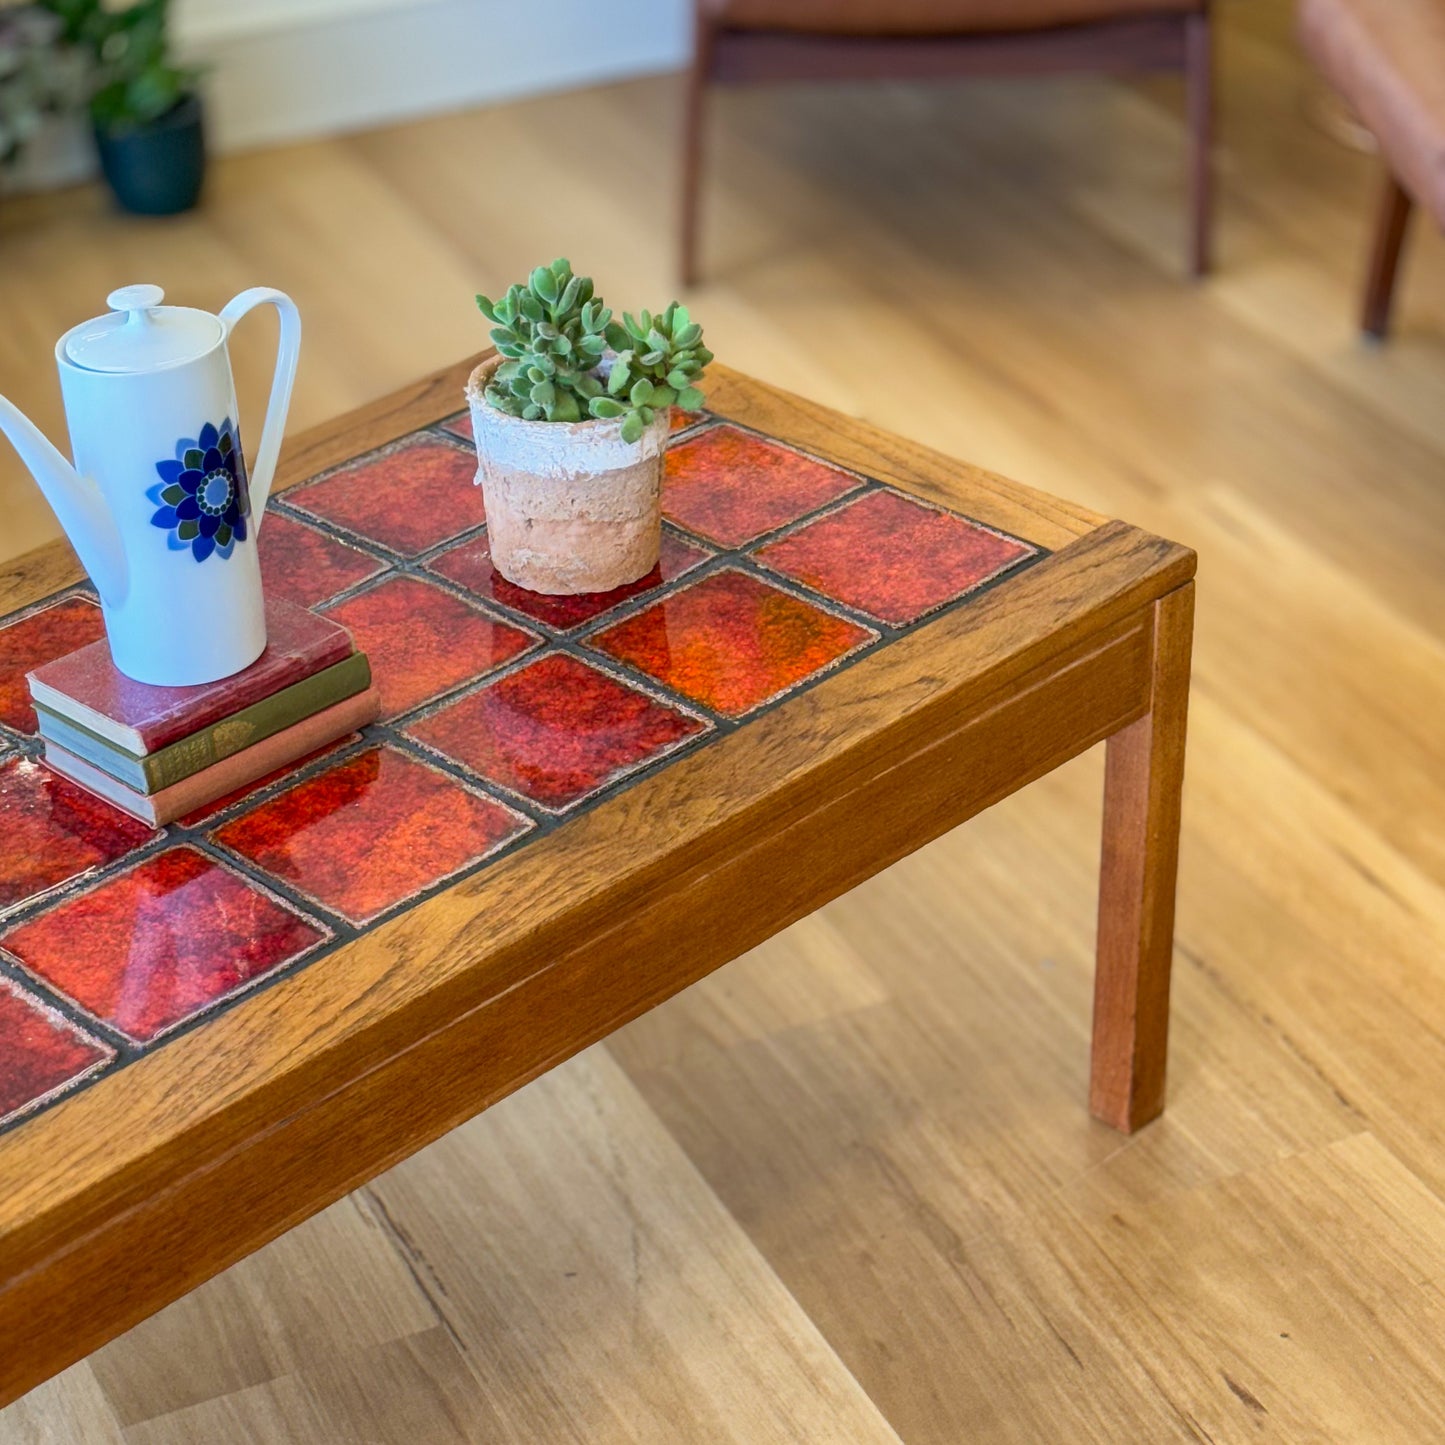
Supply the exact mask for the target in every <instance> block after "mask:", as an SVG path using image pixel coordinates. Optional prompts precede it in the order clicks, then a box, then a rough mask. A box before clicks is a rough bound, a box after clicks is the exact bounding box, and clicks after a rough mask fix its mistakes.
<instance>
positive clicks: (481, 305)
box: [477, 291, 497, 321]
mask: <svg viewBox="0 0 1445 1445" xmlns="http://www.w3.org/2000/svg"><path fill="white" fill-rule="evenodd" d="M477 310H478V311H480V312H481V313H482V315H483V316H485V317H486V318H487V320H488V321H495V320H496V319H497V303H496V302H495V301H493V300H492V298H491V297H490V296H483V295H482V293H481V292H480V291H478V292H477Z"/></svg>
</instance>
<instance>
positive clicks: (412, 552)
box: [285, 436, 486, 557]
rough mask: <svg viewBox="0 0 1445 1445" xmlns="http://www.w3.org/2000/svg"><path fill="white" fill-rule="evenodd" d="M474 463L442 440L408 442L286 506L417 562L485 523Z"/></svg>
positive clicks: (312, 487)
mask: <svg viewBox="0 0 1445 1445" xmlns="http://www.w3.org/2000/svg"><path fill="white" fill-rule="evenodd" d="M476 475H477V459H476V456H475V455H474V454H473V453H471V452H469V451H466V450H465V449H463V448H462V447H455V446H452V445H450V444H449V443H448V442H444V441H441V440H439V439H438V438H436V437H426V436H421V437H415V438H408V439H406V440H405V441H403V442H400V443H399V444H397V445H395V446H392V447H388V448H386V449H385V450H384V451H382V452H380V453H379V454H378V455H376V456H374V457H371V458H370V459H368V460H365V461H360V462H355V463H352V464H351V465H349V466H346V467H343V468H342V469H341V470H340V471H339V472H334V473H333V474H332V475H331V476H329V477H326V478H325V479H324V480H322V481H319V482H307V483H306V485H305V486H301V487H293V488H292V489H291V490H290V491H288V492H286V493H285V498H286V503H287V505H288V506H291V507H295V508H296V509H297V510H298V511H302V512H308V513H310V514H311V515H312V516H313V517H320V518H321V519H322V520H323V521H327V522H334V523H335V524H336V525H337V526H338V527H345V528H346V529H347V530H348V531H351V532H355V533H356V535H357V536H359V537H366V538H368V539H369V540H370V541H373V542H380V543H381V544H382V546H384V547H390V548H391V549H392V550H393V551H395V552H400V553H401V554H402V555H403V556H406V557H414V556H416V554H417V553H418V552H425V551H426V550H427V548H428V547H435V546H436V545H437V543H439V542H445V541H446V540H447V539H448V538H449V537H455V536H457V535H459V534H460V533H462V532H465V531H468V530H469V529H470V528H472V527H475V526H477V525H479V524H480V523H481V522H484V521H485V520H486V513H485V511H484V510H483V507H482V489H481V488H480V487H479V486H477V485H475V481H476Z"/></svg>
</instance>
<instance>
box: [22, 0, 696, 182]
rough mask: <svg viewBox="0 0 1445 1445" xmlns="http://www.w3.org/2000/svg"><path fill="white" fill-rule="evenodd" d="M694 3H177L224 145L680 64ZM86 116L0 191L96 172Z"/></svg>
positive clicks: (214, 142) (213, 125)
mask: <svg viewBox="0 0 1445 1445" xmlns="http://www.w3.org/2000/svg"><path fill="white" fill-rule="evenodd" d="M691 8H692V7H691V0H177V6H176V19H175V24H176V42H177V48H178V50H179V51H180V53H181V54H182V55H183V56H184V57H185V58H186V59H188V60H193V61H196V62H199V63H204V64H206V65H207V66H208V67H209V69H210V73H209V75H208V76H207V78H206V82H205V93H206V106H207V126H208V134H209V139H210V144H211V147H212V149H213V150H216V151H235V150H247V149H250V148H252V147H256V146H266V145H278V144H283V143H285V142H287V141H293V140H302V139H306V138H309V137H312V136H318V135H334V134H337V133H341V132H345V131H352V130H362V129H365V128H367V127H369V126H374V125H382V124H385V123H387V122H388V121H397V120H407V119H413V118H416V117H419V116H425V115H432V114H439V113H441V112H444V111H448V110H458V109H461V108H463V107H465V106H472V105H485V104H488V103H492V102H496V101H503V100H513V99H517V98H519V97H522V96H527V95H539V94H545V93H547V92H548V91H554V90H564V89H567V88H569V87H573V86H582V85H599V84H603V83H606V82H608V81H613V80H622V79H627V78H630V77H632V76H637V75H647V74H652V73H656V72H658V71H666V70H674V69H676V68H677V67H679V66H680V65H682V64H683V63H684V61H685V59H686V56H687V53H688V47H689V44H690V39H689V35H690V24H691V20H690V15H691ZM93 166H94V161H93V157H92V156H91V154H90V151H89V145H88V139H87V137H86V134H85V127H84V125H83V123H67V124H62V125H58V126H55V127H53V128H52V133H51V134H49V135H48V136H47V137H45V138H44V139H43V140H42V142H41V143H40V144H39V145H37V146H36V147H35V148H34V150H33V152H32V153H31V154H30V155H29V156H28V157H27V158H26V162H25V164H24V165H23V166H22V167H21V168H20V169H19V170H17V172H16V173H15V175H14V176H13V177H11V178H9V179H8V181H5V182H0V192H3V191H4V190H16V189H36V188H44V187H47V186H53V185H60V184H69V183H71V182H73V181H75V180H77V179H83V178H84V177H85V176H86V175H88V174H90V173H91V171H92V170H93Z"/></svg>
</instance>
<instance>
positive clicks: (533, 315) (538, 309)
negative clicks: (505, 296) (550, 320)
mask: <svg viewBox="0 0 1445 1445" xmlns="http://www.w3.org/2000/svg"><path fill="white" fill-rule="evenodd" d="M517 304H518V305H519V306H520V307H521V309H522V315H523V316H525V317H526V318H527V320H528V321H530V322H532V323H533V324H534V325H535V324H536V323H537V322H538V321H541V320H542V318H543V317H544V316H546V314H547V313H546V312H545V311H544V310H543V309H542V303H541V302H540V301H538V300H537V298H536V297H535V296H533V295H532V293H531V292H530V291H524V292H522V295H521V298H520V299H519V301H518V303H517Z"/></svg>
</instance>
